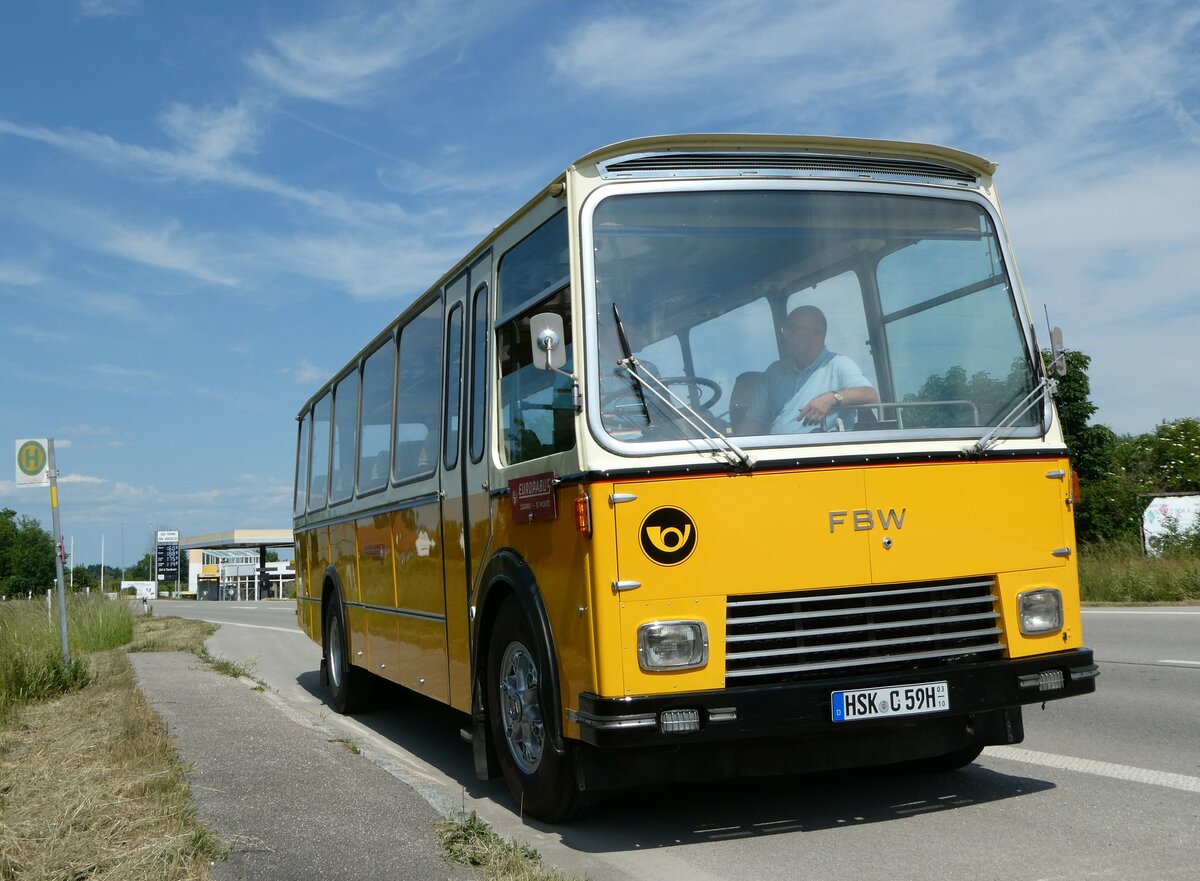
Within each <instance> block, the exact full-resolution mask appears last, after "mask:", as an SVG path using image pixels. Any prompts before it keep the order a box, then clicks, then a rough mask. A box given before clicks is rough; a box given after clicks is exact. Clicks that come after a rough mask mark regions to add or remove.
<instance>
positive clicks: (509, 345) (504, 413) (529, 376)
mask: <svg viewBox="0 0 1200 881" xmlns="http://www.w3.org/2000/svg"><path fill="white" fill-rule="evenodd" d="M538 312H555V313H557V314H559V315H561V316H562V318H563V328H564V335H565V337H566V339H565V340H564V344H565V348H566V353H567V363H566V364H565V365H564V366H563V368H562V369H563V371H564V372H566V373H570V372H571V371H572V369H573V367H572V360H573V352H572V340H571V297H570V288H563V289H561V290H560V291H558V292H557V293H555V294H553V295H552V296H551V297H549V298H548V299H546V300H543V301H541V302H540V303H537V304H535V305H533V306H530V307H529V308H528V309H526V310H525V311H524V312H522V313H521V314H520V315H518V316H517V317H516V318H513V319H512V320H510V321H507V322H505V323H504V324H503V325H502V326H501V327H500V328H499V329H498V330H497V331H496V350H497V352H496V356H497V359H498V362H499V368H500V428H501V432H502V438H501V445H500V446H501V457H502V458H503V461H504V463H505V464H506V465H513V464H516V463H517V462H524V461H526V460H529V459H536V458H539V457H541V456H548V455H550V454H551V453H559V452H563V451H564V450H569V449H571V448H572V447H574V446H575V409H574V403H573V401H572V398H571V393H572V389H571V382H570V380H569V379H567V378H566V377H565V376H563V375H562V374H561V373H556V372H554V371H550V370H539V369H538V368H536V367H535V366H534V365H533V346H532V341H531V340H530V335H529V319H530V317H531V316H533V315H535V314H537V313H538Z"/></svg>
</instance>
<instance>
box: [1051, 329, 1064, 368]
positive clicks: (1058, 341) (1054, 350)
mask: <svg viewBox="0 0 1200 881" xmlns="http://www.w3.org/2000/svg"><path fill="white" fill-rule="evenodd" d="M1050 354H1051V356H1052V357H1053V358H1054V361H1053V365H1054V372H1055V373H1057V374H1058V375H1059V376H1066V375H1067V353H1066V350H1065V349H1063V339H1062V329H1061V328H1058V327H1052V328H1050Z"/></svg>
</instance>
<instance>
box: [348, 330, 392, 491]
mask: <svg viewBox="0 0 1200 881" xmlns="http://www.w3.org/2000/svg"><path fill="white" fill-rule="evenodd" d="M389 347H390V350H391V353H392V362H391V365H392V369H391V384H390V385H389V386H388V389H387V399H388V402H389V405H390V409H389V411H388V419H387V435H388V440H387V448H386V449H385V450H381V451H380V452H383V453H386V454H387V457H386V462H387V465H386V467H385V469H384V475H383V482H382V483H378V484H374V483H373V484H372V485H370V486H368V487H366V488H365V489H364V488H363V474H362V466H363V459H362V456H363V419H364V418H365V417H366V415H367V408H366V391H367V365H368V364H370V362H371V359H372V358H374V357H375V356H377V355H379V354H380V353H381V352H383V351H385V350H387V349H389ZM398 360H399V358H398V352H397V349H396V331H395V328H393V329H392V332H391V334H390V335H389V337H388V338H387V340H385V341H384V342H383V343H382V344H381V345H378V346H376V347H375V349H374V350H372V352H371V353H370V354H369V355H367V356H366V357H364V358H363V359H362V368H361V369H360V379H359V387H358V435H357V436H358V453H357V455H356V456H355V463H356V464H355V475H354V486H355V490H356V492H355V495H356V496H357V497H362V496H367V495H372V494H374V493H377V492H382V491H384V490H386V489H387V488H388V484H389V483H390V481H391V475H392V456H393V449H394V447H395V443H396V371H397V361H398Z"/></svg>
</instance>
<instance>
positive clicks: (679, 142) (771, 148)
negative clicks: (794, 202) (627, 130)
mask: <svg viewBox="0 0 1200 881" xmlns="http://www.w3.org/2000/svg"><path fill="white" fill-rule="evenodd" d="M713 151H720V152H742V153H764V152H765V153H772V152H776V153H811V154H814V155H822V156H830V155H835V156H837V155H840V156H845V155H851V156H864V157H873V158H898V159H909V160H925V161H932V162H939V163H946V164H949V165H952V166H958V167H960V168H962V169H964V170H966V171H970V172H971V173H973V174H974V175H976V176H981V177H982V176H989V177H990V176H991V175H992V174H994V173H995V171H996V167H997V166H996V163H995V162H992V161H990V160H988V159H984V158H983V157H981V156H976V155H975V154H973V153H967V152H964V151H962V150H955V149H953V148H951V147H941V146H938V145H936V144H920V143H914V142H910V141H888V140H879V139H873V138H844V137H833V136H828V135H765V134H758V135H755V134H681V135H660V136H653V137H644V138H634V139H632V140H628V141H619V142H617V143H615V144H609V145H608V146H606V147H601V148H600V149H598V150H593V151H592V152H590V153H588V154H586V155H584V156H581V157H580V158H579V159H578V160H577V161H576V162H575V163H573V165H574V166H579V165H584V164H587V163H593V162H594V163H601V162H604V161H605V160H609V159H614V158H616V157H619V156H625V155H628V154H631V153H655V152H659V153H688V152H713Z"/></svg>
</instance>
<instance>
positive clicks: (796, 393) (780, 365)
mask: <svg viewBox="0 0 1200 881" xmlns="http://www.w3.org/2000/svg"><path fill="white" fill-rule="evenodd" d="M869 385H871V381H870V380H869V379H867V377H866V376H865V375H864V374H863V372H862V371H861V370H860V369H859V367H858V365H857V364H855V363H854V361H852V360H851V359H850V358H848V357H847V356H845V355H838V354H836V353H834V352H831V351H829V349H822V350H821V354H820V355H818V356H817V357H816V358H814V359H813V361H812V362H811V363H810V364H809V365H808V366H806V367H803V368H800V367H796V365H795V364H793V363H792V362H791V360H789V359H786V358H785V359H782V360H780V361H776V362H775V363H774V364H772V365H771V366H770V367H768V368H767V370H766V373H765V374H764V376H763V381H762V384H761V385H760V386H759V388H758V392H757V393H756V394H755V396H754V399H753V400H752V401H751V402H750V405H749V407H747V409H746V415H747V416H748V417H750V418H751V419H753V420H755V421H756V422H760V423H763V424H764V425H769V426H770V427H771V428H770V431H771V433H772V434H800V433H804V432H809V431H816V430H817V429H818V428H831V427H832V426H833V424H834V422H835V420H836V419H839V418H840V419H841V420H842V424H843V425H845V426H846V427H847V428H849V427H851V426H853V425H854V424H855V422H857V421H858V413H857V411H856V410H855V409H854V408H852V407H839V408H835V409H834V410H831V411H830V412H829V415H828V416H826V417H825V424H824V425H823V426H818V425H810V424H805V423H803V422H801V421H800V418H799V417H800V409H801V408H802V407H804V406H805V405H806V404H807V403H808V402H809V401H811V400H812V399H813V398H815V397H816V396H817V395H820V394H823V393H825V392H832V391H838V390H840V389H848V388H861V387H863V386H869Z"/></svg>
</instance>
